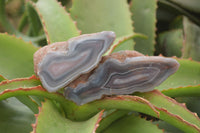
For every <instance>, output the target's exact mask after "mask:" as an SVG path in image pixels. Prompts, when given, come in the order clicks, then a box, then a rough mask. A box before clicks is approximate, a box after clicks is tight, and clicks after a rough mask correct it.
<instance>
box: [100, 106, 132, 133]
mask: <svg viewBox="0 0 200 133" xmlns="http://www.w3.org/2000/svg"><path fill="white" fill-rule="evenodd" d="M128 112H129V111H126V110H115V111H114V112H112V113H111V114H109V115H106V116H105V117H104V118H103V119H102V120H101V122H100V125H99V127H98V128H97V133H101V132H102V131H103V130H104V129H106V128H107V127H109V126H110V125H111V124H112V123H113V122H114V121H116V120H118V119H120V118H121V117H123V116H125V115H126V114H128Z"/></svg>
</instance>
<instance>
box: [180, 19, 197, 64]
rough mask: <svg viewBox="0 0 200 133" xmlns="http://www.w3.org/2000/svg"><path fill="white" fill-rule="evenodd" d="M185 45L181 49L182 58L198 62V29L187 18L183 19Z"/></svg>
mask: <svg viewBox="0 0 200 133" xmlns="http://www.w3.org/2000/svg"><path fill="white" fill-rule="evenodd" d="M183 25H184V36H185V45H184V47H183V58H188V57H191V58H192V59H194V60H197V61H200V52H199V51H200V39H199V35H200V27H199V26H197V25H196V24H194V23H192V22H191V21H190V20H189V19H188V18H186V17H184V18H183Z"/></svg>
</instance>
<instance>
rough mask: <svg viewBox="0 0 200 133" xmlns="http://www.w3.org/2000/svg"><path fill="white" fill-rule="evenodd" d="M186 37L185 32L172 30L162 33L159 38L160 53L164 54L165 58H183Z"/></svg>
mask: <svg viewBox="0 0 200 133" xmlns="http://www.w3.org/2000/svg"><path fill="white" fill-rule="evenodd" d="M183 42H184V37H183V30H181V29H177V30H171V31H166V32H163V33H160V34H159V36H158V45H159V46H158V47H159V48H158V49H159V50H160V51H159V53H162V54H163V55H164V56H168V57H171V56H177V57H181V56H182V51H181V50H182V47H183Z"/></svg>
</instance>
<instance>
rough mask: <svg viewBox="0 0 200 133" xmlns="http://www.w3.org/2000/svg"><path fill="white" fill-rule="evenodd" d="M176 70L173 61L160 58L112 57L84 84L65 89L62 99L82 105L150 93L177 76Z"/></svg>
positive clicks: (176, 65)
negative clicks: (102, 99)
mask: <svg viewBox="0 0 200 133" xmlns="http://www.w3.org/2000/svg"><path fill="white" fill-rule="evenodd" d="M121 53H122V52H121ZM116 55H117V54H116ZM178 67H179V64H178V62H177V61H176V60H175V59H171V58H164V57H159V56H158V57H156V56H139V57H127V58H125V59H124V58H123V59H121V58H120V57H118V58H112V56H111V57H109V58H107V59H106V60H105V61H104V62H103V63H102V64H101V65H99V67H98V68H97V69H96V70H95V71H94V73H93V74H92V75H91V76H90V77H89V79H88V81H87V82H85V83H82V84H78V85H77V86H76V87H75V88H72V87H67V88H66V90H65V97H66V98H67V99H69V100H72V101H74V102H75V103H77V104H78V105H82V104H85V103H88V102H90V101H93V100H96V99H100V98H101V97H102V96H103V95H122V94H131V93H133V92H146V91H151V90H153V88H154V87H155V86H158V85H159V84H161V83H162V82H163V81H164V80H165V79H167V77H169V76H170V75H171V74H173V73H174V72H176V71H177V69H178Z"/></svg>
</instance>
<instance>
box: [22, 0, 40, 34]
mask: <svg viewBox="0 0 200 133" xmlns="http://www.w3.org/2000/svg"><path fill="white" fill-rule="evenodd" d="M26 10H27V16H28V20H29V23H30V24H29V26H30V27H31V28H32V36H38V35H39V32H40V30H41V28H42V25H41V22H40V19H39V16H38V14H37V12H36V11H35V9H34V7H33V5H32V4H31V3H30V2H27V3H26Z"/></svg>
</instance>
